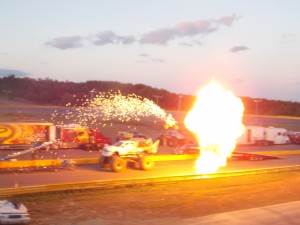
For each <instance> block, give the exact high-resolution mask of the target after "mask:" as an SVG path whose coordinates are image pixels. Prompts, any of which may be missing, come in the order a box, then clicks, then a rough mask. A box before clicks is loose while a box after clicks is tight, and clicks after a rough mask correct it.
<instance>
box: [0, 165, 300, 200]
mask: <svg viewBox="0 0 300 225" xmlns="http://www.w3.org/2000/svg"><path fill="white" fill-rule="evenodd" d="M295 170H300V165H296V166H284V167H273V168H263V169H252V170H243V171H237V172H227V173H215V174H195V175H185V176H170V177H158V178H139V179H137V178H135V179H123V180H95V181H89V182H76V183H66V184H53V185H39V186H27V187H15V188H4V189H0V197H8V196H13V195H20V194H32V193H42V192H57V191H70V190H82V189H95V188H97V189H99V188H100V189H110V188H115V187H122V186H123V187H124V186H133V185H147V184H157V183H167V182H175V181H186V180H200V179H211V178H222V177H233V176H244V175H254V174H266V173H275V172H287V171H295Z"/></svg>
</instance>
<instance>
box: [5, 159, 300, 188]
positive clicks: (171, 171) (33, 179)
mask: <svg viewBox="0 0 300 225" xmlns="http://www.w3.org/2000/svg"><path fill="white" fill-rule="evenodd" d="M279 157H280V158H278V159H267V160H262V161H250V160H238V159H230V160H228V163H227V166H226V167H223V168H220V169H219V171H218V172H217V173H229V172H237V171H245V170H256V169H263V168H277V167H289V166H295V165H299V162H300V155H293V154H288V155H280V156H279ZM185 175H197V172H196V169H195V160H180V161H164V162H156V163H155V167H154V169H153V170H151V171H144V170H140V169H137V168H133V167H129V168H127V169H126V170H125V171H123V172H121V173H115V172H112V171H111V170H110V168H104V169H100V168H99V167H98V165H97V164H84V165H77V168H76V170H74V171H72V170H68V169H59V170H58V171H57V172H52V171H49V170H48V169H40V170H34V171H30V170H29V171H26V170H25V171H23V172H19V171H18V172H16V171H14V170H11V171H10V170H6V171H2V172H1V182H0V189H1V188H2V189H3V188H12V187H28V186H38V185H52V184H65V183H76V182H88V181H111V180H122V179H141V178H157V177H172V176H185Z"/></svg>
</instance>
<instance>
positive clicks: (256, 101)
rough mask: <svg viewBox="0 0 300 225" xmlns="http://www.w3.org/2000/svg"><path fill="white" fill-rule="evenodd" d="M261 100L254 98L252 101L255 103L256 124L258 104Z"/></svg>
mask: <svg viewBox="0 0 300 225" xmlns="http://www.w3.org/2000/svg"><path fill="white" fill-rule="evenodd" d="M261 101H262V100H260V99H255V100H254V102H255V103H256V104H255V123H256V124H257V116H258V105H259V103H260V102H261Z"/></svg>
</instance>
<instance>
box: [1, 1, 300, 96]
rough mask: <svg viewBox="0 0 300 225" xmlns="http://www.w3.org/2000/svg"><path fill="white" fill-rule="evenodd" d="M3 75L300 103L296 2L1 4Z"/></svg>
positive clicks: (299, 7) (298, 3)
mask: <svg viewBox="0 0 300 225" xmlns="http://www.w3.org/2000/svg"><path fill="white" fill-rule="evenodd" d="M0 6H1V7H0V10H1V13H0V29H1V37H0V40H1V41H0V76H7V75H11V74H14V75H15V76H17V77H31V78H35V79H38V78H42V79H45V78H50V79H53V80H58V81H72V82H85V81H89V80H99V81H118V82H121V83H133V84H145V85H149V86H152V87H154V88H159V89H165V90H167V91H170V92H173V93H177V94H192V95H196V94H197V91H198V90H199V89H200V88H201V87H203V86H204V85H205V84H207V83H208V82H209V81H210V80H211V79H212V78H215V79H216V80H217V81H219V82H220V83H221V84H223V85H224V86H225V87H226V88H228V89H231V90H232V91H233V93H234V94H236V95H238V96H241V97H251V98H266V99H270V100H284V101H297V102H300V61H299V60H300V13H299V10H300V1H299V0H276V1H274V0H206V1H204V0H149V1H146V0H119V1H117V0H107V1H104V0H51V1H45V0H26V1H22V0H0Z"/></svg>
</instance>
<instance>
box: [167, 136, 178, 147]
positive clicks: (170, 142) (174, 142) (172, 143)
mask: <svg viewBox="0 0 300 225" xmlns="http://www.w3.org/2000/svg"><path fill="white" fill-rule="evenodd" d="M177 145H178V141H177V138H171V139H170V140H168V146H169V147H176V146H177Z"/></svg>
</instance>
